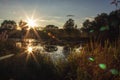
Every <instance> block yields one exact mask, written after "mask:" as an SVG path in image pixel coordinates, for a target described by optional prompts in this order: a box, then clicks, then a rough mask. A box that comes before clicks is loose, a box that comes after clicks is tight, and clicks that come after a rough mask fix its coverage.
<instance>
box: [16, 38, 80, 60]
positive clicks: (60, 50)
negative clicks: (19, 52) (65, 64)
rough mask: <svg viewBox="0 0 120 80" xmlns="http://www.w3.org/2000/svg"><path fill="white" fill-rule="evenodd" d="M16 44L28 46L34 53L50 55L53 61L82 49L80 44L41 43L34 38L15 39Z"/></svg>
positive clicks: (21, 46)
mask: <svg viewBox="0 0 120 80" xmlns="http://www.w3.org/2000/svg"><path fill="white" fill-rule="evenodd" d="M16 46H17V47H20V48H23V47H24V48H27V47H28V46H29V47H31V48H30V50H33V52H34V53H36V52H37V53H41V54H46V55H48V56H50V57H51V59H52V60H53V61H56V60H59V59H63V60H65V58H66V57H67V56H68V55H69V54H71V53H73V52H80V51H81V49H82V45H80V44H79V45H62V46H60V45H50V44H43V43H41V42H39V41H37V40H34V39H26V40H24V41H20V40H18V39H17V41H16Z"/></svg>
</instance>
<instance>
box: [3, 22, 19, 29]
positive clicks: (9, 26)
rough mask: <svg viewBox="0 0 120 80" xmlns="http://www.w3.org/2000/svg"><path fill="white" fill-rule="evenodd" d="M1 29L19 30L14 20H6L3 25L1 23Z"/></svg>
mask: <svg viewBox="0 0 120 80" xmlns="http://www.w3.org/2000/svg"><path fill="white" fill-rule="evenodd" d="M1 28H2V29H10V30H13V29H16V28H17V24H16V22H15V21H13V20H4V21H3V22H2V23H1Z"/></svg>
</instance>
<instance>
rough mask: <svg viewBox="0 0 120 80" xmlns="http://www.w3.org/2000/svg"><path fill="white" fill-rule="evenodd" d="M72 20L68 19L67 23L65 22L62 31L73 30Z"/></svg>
mask: <svg viewBox="0 0 120 80" xmlns="http://www.w3.org/2000/svg"><path fill="white" fill-rule="evenodd" d="M74 24H75V23H74V20H73V19H69V20H68V21H66V23H65V24H64V26H63V29H74V28H75V27H74Z"/></svg>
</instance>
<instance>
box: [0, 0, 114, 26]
mask: <svg viewBox="0 0 120 80" xmlns="http://www.w3.org/2000/svg"><path fill="white" fill-rule="evenodd" d="M111 2H112V0H0V23H2V22H3V21H4V20H15V21H16V22H19V21H20V20H25V19H26V18H27V17H31V16H33V17H34V19H36V20H37V23H38V24H39V26H42V27H44V26H46V25H49V24H54V25H56V26H58V27H62V26H63V25H64V24H65V22H66V21H67V20H68V19H69V18H73V19H74V20H75V24H77V25H78V27H81V24H82V23H83V22H84V21H85V20H86V19H93V18H94V17H95V16H97V15H98V14H100V13H103V12H105V13H110V12H111V11H113V10H115V6H114V5H111V4H110V3H111ZM67 15H74V16H72V17H67Z"/></svg>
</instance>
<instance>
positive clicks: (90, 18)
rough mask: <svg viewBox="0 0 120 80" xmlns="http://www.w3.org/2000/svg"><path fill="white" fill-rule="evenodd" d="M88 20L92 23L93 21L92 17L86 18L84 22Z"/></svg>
mask: <svg viewBox="0 0 120 80" xmlns="http://www.w3.org/2000/svg"><path fill="white" fill-rule="evenodd" d="M87 19H88V20H90V21H93V20H94V17H86V18H85V20H87Z"/></svg>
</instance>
